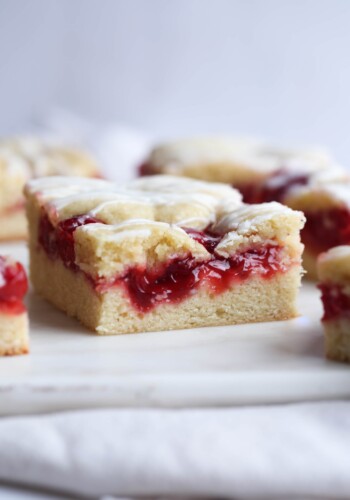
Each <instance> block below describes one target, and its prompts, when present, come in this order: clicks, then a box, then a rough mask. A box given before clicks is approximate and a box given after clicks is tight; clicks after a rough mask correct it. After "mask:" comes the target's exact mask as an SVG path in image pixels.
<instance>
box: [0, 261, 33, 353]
mask: <svg viewBox="0 0 350 500" xmlns="http://www.w3.org/2000/svg"><path fill="white" fill-rule="evenodd" d="M27 288H28V282H27V276H26V273H25V271H24V269H23V266H22V265H21V264H19V263H18V262H15V261H13V260H12V259H11V258H10V257H3V256H0V356H8V355H13V354H25V353H27V352H28V351H29V341H28V315H27V311H26V308H25V306H24V305H23V297H24V295H25V294H26V292H27Z"/></svg>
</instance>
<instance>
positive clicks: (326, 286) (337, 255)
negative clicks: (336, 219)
mask: <svg viewBox="0 0 350 500" xmlns="http://www.w3.org/2000/svg"><path fill="white" fill-rule="evenodd" d="M317 268H318V277H319V281H320V284H319V288H320V290H321V293H322V302H323V307H324V315H323V318H322V323H323V327H324V332H325V352H326V356H327V357H328V358H329V359H334V360H336V361H347V362H350V246H345V245H344V246H339V247H334V248H332V249H331V250H329V251H328V252H325V253H323V254H321V255H320V257H319V259H318V264H317Z"/></svg>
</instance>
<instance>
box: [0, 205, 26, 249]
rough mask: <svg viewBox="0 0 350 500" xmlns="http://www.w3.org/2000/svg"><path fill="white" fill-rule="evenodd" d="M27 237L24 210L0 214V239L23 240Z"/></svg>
mask: <svg viewBox="0 0 350 500" xmlns="http://www.w3.org/2000/svg"><path fill="white" fill-rule="evenodd" d="M26 238H27V221H26V217H25V212H24V210H16V211H14V212H10V213H7V214H1V215H0V241H12V240H24V239H26Z"/></svg>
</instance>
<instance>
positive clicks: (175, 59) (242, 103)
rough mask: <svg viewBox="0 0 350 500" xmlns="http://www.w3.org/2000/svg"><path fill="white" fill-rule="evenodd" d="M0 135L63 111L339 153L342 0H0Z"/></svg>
mask: <svg viewBox="0 0 350 500" xmlns="http://www.w3.org/2000/svg"><path fill="white" fill-rule="evenodd" d="M0 82H1V87H0V88H1V92H0V133H1V134H6V133H12V132H18V131H22V130H25V129H26V128H28V127H29V126H30V125H31V124H32V123H37V122H40V120H42V117H43V116H45V114H46V113H47V111H48V110H51V109H53V108H55V107H56V108H57V107H58V108H65V109H69V110H73V111H74V112H76V113H78V114H80V115H82V116H83V117H86V118H88V119H90V120H93V121H95V122H96V123H107V122H115V123H118V124H125V125H128V126H131V127H137V128H138V129H140V130H145V131H152V132H156V133H158V134H159V133H160V134H162V135H170V134H179V135H185V134H187V133H204V132H233V133H241V134H255V135H259V136H267V137H271V138H273V139H276V140H281V141H289V142H292V143H301V144H308V143H321V144H325V145H326V146H329V147H330V148H332V149H333V151H334V153H335V155H336V157H337V158H338V159H339V160H341V161H343V162H345V163H347V162H350V146H349V140H348V134H349V111H350V90H349V89H350V1H349V0H85V1H84V0H0Z"/></svg>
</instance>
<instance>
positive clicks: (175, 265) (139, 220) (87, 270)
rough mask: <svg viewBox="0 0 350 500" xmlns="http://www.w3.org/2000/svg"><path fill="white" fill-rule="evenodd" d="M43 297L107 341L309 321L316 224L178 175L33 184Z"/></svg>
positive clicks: (33, 247) (29, 191) (33, 230)
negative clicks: (307, 252)
mask: <svg viewBox="0 0 350 500" xmlns="http://www.w3.org/2000/svg"><path fill="white" fill-rule="evenodd" d="M25 192H26V197H27V213H28V220H29V231H30V242H29V247H30V267H31V279H32V283H33V286H34V288H35V289H36V291H37V292H39V293H40V294H41V295H42V296H43V297H45V298H46V299H47V300H49V301H50V302H52V303H53V304H55V305H56V306H57V307H58V308H60V309H62V310H63V311H65V312H66V313H67V314H69V315H71V316H74V317H77V318H78V319H79V320H80V321H81V322H82V323H83V324H84V325H86V326H87V327H89V328H90V329H92V330H94V331H96V332H97V333H99V334H114V333H127V332H142V331H154V330H158V331H159V330H170V329H180V328H191V327H197V326H210V325H227V324H235V323H247V322H257V321H270V320H282V319H288V318H292V317H294V316H296V315H297V310H296V305H295V300H296V296H297V291H298V288H299V285H300V276H301V272H302V268H301V253H302V249H303V246H302V244H301V243H300V229H301V228H302V226H303V224H304V217H303V215H302V214H301V213H300V212H296V211H293V210H291V209H289V208H287V207H284V206H283V205H281V204H279V203H266V204H262V205H246V204H243V203H242V201H241V195H240V194H239V192H238V191H236V190H235V189H233V188H231V187H230V186H228V185H226V184H220V183H207V182H202V181H196V180H190V179H185V178H180V177H172V176H151V177H145V178H142V179H139V180H136V181H134V182H131V183H130V184H128V185H127V186H124V187H119V186H117V185H115V184H113V183H110V182H107V181H103V180H91V179H82V178H71V179H67V178H59V177H57V178H53V177H52V178H42V179H37V180H33V181H31V182H29V183H28V184H27V187H26V190H25Z"/></svg>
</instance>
